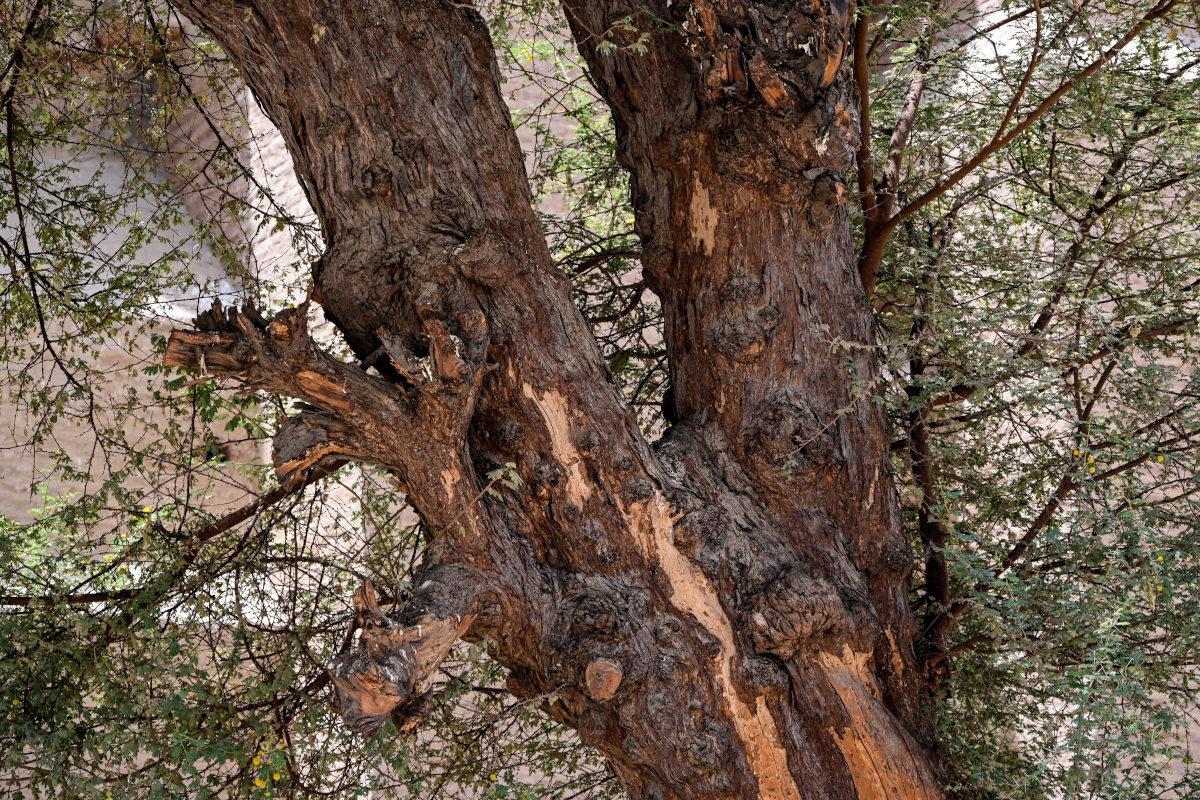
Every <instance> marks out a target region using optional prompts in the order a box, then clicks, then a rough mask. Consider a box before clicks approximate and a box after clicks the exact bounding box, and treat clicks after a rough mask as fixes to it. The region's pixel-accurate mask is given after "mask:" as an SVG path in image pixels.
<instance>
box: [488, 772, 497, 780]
mask: <svg viewBox="0 0 1200 800" xmlns="http://www.w3.org/2000/svg"><path fill="white" fill-rule="evenodd" d="M488 780H489V781H491V782H492V783H495V782H496V773H494V772H493V773H492V774H491V775H488Z"/></svg>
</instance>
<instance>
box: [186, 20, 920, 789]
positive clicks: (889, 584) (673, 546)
mask: <svg viewBox="0 0 1200 800" xmlns="http://www.w3.org/2000/svg"><path fill="white" fill-rule="evenodd" d="M183 5H184V6H185V7H186V8H187V10H188V13H190V14H191V15H192V16H193V18H194V19H195V20H196V21H197V22H199V23H200V24H201V25H203V26H204V27H205V28H206V29H208V30H209V31H210V32H211V33H212V35H213V36H214V37H215V38H216V39H217V40H218V41H219V42H220V43H221V45H222V46H223V47H224V48H225V50H226V52H228V54H229V55H230V56H231V57H232V58H233V60H234V61H235V62H236V64H237V65H238V67H239V69H240V70H241V72H242V74H243V75H244V76H245V78H246V80H247V81H248V82H249V84H250V86H251V88H252V89H253V90H254V92H255V94H256V96H257V97H258V99H259V101H260V102H261V103H262V104H263V105H264V107H265V109H266V110H267V112H268V114H269V115H270V116H271V118H272V120H274V122H275V123H276V125H278V126H279V128H280V130H281V131H282V133H283V135H284V137H285V139H286V141H287V144H288V147H289V149H290V150H291V153H292V156H293V158H294V159H295V165H296V169H297V172H298V174H299V175H300V176H301V177H302V181H303V184H304V186H305V189H306V190H307V192H308V194H309V199H310V200H311V202H312V205H313V207H314V208H315V209H316V211H317V213H318V215H319V217H320V220H321V224H322V226H323V230H324V234H325V240H326V244H327V249H326V251H325V253H324V255H323V256H322V257H321V259H320V260H319V261H318V262H317V263H316V264H315V265H314V268H313V281H314V287H315V288H314V293H313V298H314V300H315V301H316V302H318V303H320V304H321V306H323V308H324V311H325V315H326V316H327V318H328V319H330V320H331V321H332V322H334V323H335V324H336V326H337V327H338V328H339V329H340V330H341V332H342V333H343V334H344V336H345V338H346V340H347V341H348V342H349V343H350V345H351V347H352V348H353V349H354V351H355V352H356V353H357V354H358V356H359V358H360V363H357V364H354V363H342V362H339V361H337V360H336V359H333V358H332V357H330V356H329V355H327V354H326V353H324V352H322V351H321V349H320V348H319V347H317V346H316V345H315V344H314V343H313V342H312V340H311V339H310V338H309V335H308V332H307V327H306V316H307V312H308V305H307V304H305V305H303V306H301V307H300V308H298V309H295V310H288V311H284V312H282V313H281V314H279V315H278V316H276V317H275V318H273V319H270V320H268V319H264V318H263V317H262V316H261V315H259V314H258V313H257V312H256V311H255V310H254V309H253V308H245V309H242V310H240V311H238V310H236V309H235V310H229V311H226V310H224V309H220V308H217V309H214V311H213V312H210V313H208V314H205V315H203V316H202V317H201V318H200V319H199V320H198V321H197V326H196V327H197V330H195V331H180V332H177V333H176V334H175V335H174V336H173V337H172V339H171V342H170V345H169V348H168V352H167V356H166V363H168V364H173V365H178V366H186V367H193V368H203V369H206V370H207V371H208V372H209V373H211V374H214V375H219V376H226V377H230V378H233V379H235V380H237V381H240V382H242V383H243V384H245V385H247V386H250V387H256V388H261V389H263V390H266V391H270V392H276V393H282V394H286V395H290V396H292V397H295V398H298V399H300V400H302V401H303V403H304V405H303V406H301V409H302V410H301V411H300V412H299V413H298V414H297V416H295V417H293V418H292V419H290V420H289V421H288V422H287V423H286V424H285V425H284V426H283V427H282V428H281V430H280V431H279V433H278V435H277V437H276V465H277V467H278V469H279V472H280V475H281V478H282V479H283V480H284V481H299V480H300V479H301V478H302V477H303V476H304V474H305V473H306V471H307V470H310V469H313V468H317V467H319V466H320V465H323V464H328V463H329V462H330V461H331V460H339V459H341V460H344V459H351V460H358V461H363V462H371V463H375V464H379V465H382V466H383V467H385V468H387V469H388V470H390V471H391V472H393V473H394V474H395V476H396V478H397V479H398V481H399V482H400V483H401V484H402V485H403V487H404V490H405V493H406V494H407V496H408V497H409V499H410V500H411V502H412V504H413V505H414V507H415V508H416V509H417V510H418V511H419V513H420V514H421V517H422V520H423V523H424V527H425V530H426V531H427V532H428V533H429V537H430V542H429V545H428V548H429V550H428V555H427V558H426V560H425V562H424V566H423V571H422V574H421V575H420V576H418V578H417V579H416V581H415V582H414V594H415V596H414V598H413V600H412V602H411V603H410V604H409V605H408V607H407V608H406V610H405V611H404V612H403V614H402V615H401V617H400V618H398V619H390V618H388V617H386V616H385V615H383V614H382V613H381V612H380V611H379V609H378V606H377V605H376V603H375V600H374V597H373V594H372V593H371V590H370V587H365V588H364V590H363V591H362V592H360V594H359V596H358V598H357V599H356V609H357V611H358V624H359V625H360V626H361V627H362V630H363V634H362V649H361V650H360V651H358V652H356V653H355V654H354V655H353V656H352V657H349V658H346V659H343V660H342V661H340V662H339V663H338V664H336V665H334V667H333V673H334V678H335V685H336V686H337V689H338V695H339V702H340V706H341V709H342V713H343V716H344V717H345V719H346V721H347V722H348V723H350V724H352V725H357V726H361V727H363V728H364V729H368V730H372V729H375V728H377V727H378V726H380V725H381V724H382V723H383V722H384V721H386V719H388V718H389V717H391V718H393V719H395V720H396V722H397V725H398V726H399V727H401V728H411V727H412V726H414V725H416V724H418V723H419V721H420V718H421V708H422V700H423V697H424V693H425V692H426V691H427V690H428V688H429V684H430V678H431V673H432V672H433V670H434V669H435V667H436V665H437V663H438V661H439V660H440V659H441V658H442V657H443V656H444V654H445V653H446V651H447V649H448V648H449V647H450V645H451V644H452V643H453V641H454V640H455V639H456V638H458V637H462V636H467V637H472V638H474V637H484V636H486V637H487V638H488V640H489V642H490V643H491V644H490V646H489V652H490V653H491V654H492V655H493V656H494V657H495V658H496V659H498V660H499V661H500V662H501V663H502V664H504V665H505V666H506V667H507V668H508V669H509V671H510V678H509V688H510V689H511V691H513V692H514V693H516V694H518V695H522V696H536V695H538V694H541V693H550V692H553V693H556V694H557V695H558V697H559V698H560V700H559V701H558V702H555V703H554V704H552V705H551V706H549V711H550V713H551V714H552V715H554V716H555V717H556V718H558V719H561V720H562V721H564V722H566V723H567V724H569V725H571V726H573V727H574V728H576V729H577V730H578V731H579V733H580V736H581V738H582V739H583V740H584V741H585V742H587V743H589V744H591V745H593V746H595V747H597V748H598V749H599V750H600V751H601V752H603V753H604V754H605V756H606V757H607V758H608V759H609V762H610V764H611V765H612V768H613V770H614V771H615V773H616V775H617V776H618V777H619V779H620V780H621V782H622V783H623V784H624V785H625V787H626V788H627V789H628V791H629V793H630V795H631V796H633V797H635V798H662V799H663V800H665V799H666V798H747V797H769V798H801V797H803V798H805V799H806V800H813V799H814V798H855V797H858V798H930V799H931V800H932V799H933V798H940V797H941V796H942V795H941V791H940V790H939V788H938V783H937V777H936V775H937V769H936V765H935V759H934V758H933V757H932V756H931V753H932V752H933V750H934V741H933V737H932V734H931V730H930V728H929V725H928V721H927V720H926V719H925V718H924V717H923V715H922V713H921V711H920V707H919V699H920V698H919V692H920V687H921V684H922V678H921V674H920V670H919V669H918V666H917V663H916V661H915V658H914V655H913V647H912V639H913V623H912V618H911V615H910V613H909V610H908V608H907V606H906V602H905V597H906V582H907V578H908V572H909V565H910V556H909V553H908V551H907V548H906V546H905V543H904V539H903V536H902V533H901V530H900V519H899V510H898V505H897V499H896V494H895V491H894V488H893V485H892V480H891V477H890V475H889V471H888V466H887V446H888V438H887V429H886V423H885V420H884V419H883V416H882V414H881V412H880V409H879V407H878V405H877V404H876V403H874V402H872V399H871V398H872V395H873V393H874V392H875V381H876V373H875V366H874V363H873V355H872V353H873V351H872V345H873V341H874V340H873V333H872V325H871V316H870V310H869V308H868V305H867V300H866V297H865V294H864V292H863V289H862V286H861V284H860V282H859V278H858V275H857V271H856V268H855V263H856V258H855V253H854V252H853V248H852V242H851V236H850V228H849V221H848V214H847V211H846V208H845V205H844V203H845V200H846V187H845V183H844V175H843V172H844V170H845V168H846V166H847V163H848V160H849V158H850V156H851V154H852V153H853V150H854V148H855V146H856V143H857V135H858V134H857V129H858V128H857V126H858V116H857V110H856V98H855V96H854V89H853V84H852V82H851V81H850V80H849V76H850V65H849V64H848V63H847V61H848V54H849V46H848V40H849V37H850V34H851V29H852V26H853V20H854V7H853V6H852V5H846V4H845V3H844V2H843V0H830V1H829V2H825V3H818V4H815V5H809V4H796V3H779V2H766V1H763V2H739V0H714V1H713V2H705V3H689V2H665V1H664V2H657V0H655V2H651V3H650V5H649V6H634V5H631V4H630V5H626V4H625V3H624V2H623V0H567V2H566V13H567V16H568V19H569V21H570V24H571V27H572V29H573V31H574V34H575V37H576V40H577V42H578V44H579V47H580V49H581V51H582V53H583V55H584V57H585V58H586V59H587V62H588V64H589V67H590V70H591V78H592V80H594V81H595V83H596V84H597V86H598V88H599V89H600V91H601V92H602V93H603V95H604V96H605V98H606V99H607V101H608V103H609V105H610V106H611V107H612V109H613V112H614V114H615V118H616V121H617V131H618V149H619V158H620V159H621V162H622V163H623V164H624V165H625V166H626V167H628V169H629V170H630V172H631V173H632V181H633V189H634V190H633V197H634V203H635V210H636V214H637V226H638V233H639V235H640V236H641V238H642V240H643V246H644V255H643V264H644V272H645V278H646V280H647V283H648V285H649V286H650V287H651V288H652V289H653V291H654V292H655V293H657V295H658V296H659V298H661V301H662V305H663V308H664V309H665V312H666V330H665V334H666V346H667V351H668V357H669V362H670V374H671V387H672V390H671V402H672V406H673V407H672V409H671V412H672V413H671V414H670V416H671V417H672V419H673V420H674V423H673V424H672V426H671V428H670V429H669V430H668V431H667V433H666V434H665V435H664V436H663V437H662V438H661V440H659V441H658V442H655V443H653V444H651V443H650V442H648V441H647V440H646V439H645V437H644V436H643V434H642V433H641V431H640V430H639V429H638V426H637V424H636V422H635V419H634V416H633V414H632V413H631V411H630V408H629V406H628V404H627V403H626V402H625V400H624V399H623V397H622V396H621V393H620V391H619V390H618V388H617V387H616V386H615V385H614V383H613V381H612V380H611V378H610V376H609V375H608V373H607V371H606V367H605V363H604V361H603V360H602V358H601V357H600V353H599V352H598V350H597V347H596V344H595V343H594V341H593V339H592V336H591V333H590V331H589V329H588V326H587V324H586V322H585V321H584V319H583V318H582V317H581V315H580V313H579V312H578V310H577V309H576V308H575V307H574V306H573V305H572V302H571V298H570V292H569V286H568V284H567V281H566V279H565V278H564V277H563V276H562V275H561V274H560V273H559V272H558V271H557V270H556V269H555V267H554V264H553V261H552V259H551V256H550V253H549V251H548V249H547V246H546V243H545V241H544V239H543V237H542V233H541V231H540V230H539V226H538V222H537V218H536V216H535V214H534V212H533V209H532V205H531V197H530V192H529V189H528V186H527V183H526V177H525V172H524V168H523V162H522V156H521V153H520V150H519V147H518V145H517V140H516V137H515V135H514V131H513V128H512V125H511V123H510V120H509V116H508V111H507V109H506V107H505V104H504V102H503V100H502V97H501V94H500V91H499V75H498V69H497V66H496V61H495V57H494V53H493V49H492V45H491V42H490V39H489V36H488V32H487V29H486V26H485V24H484V22H483V20H482V18H481V17H480V15H479V14H478V13H477V12H476V11H475V10H474V9H472V8H471V7H470V6H469V5H467V4H462V3H452V2H447V1H446V0H400V1H397V2H380V3H369V4H359V3H342V2H333V1H332V0H274V1H273V2H270V3H255V4H246V3H244V2H240V1H239V2H231V1H230V0H211V2H198V1H197V2H185V3H183ZM315 30H319V31H322V32H323V33H322V34H321V35H319V36H318V35H314V31H315ZM634 43H637V44H638V46H637V47H629V46H628V45H630V44H634ZM510 461H511V462H515V463H516V464H517V469H518V470H519V473H520V475H521V477H522V478H523V485H522V487H521V488H520V490H518V491H515V492H504V493H502V495H501V496H499V497H494V496H491V495H490V494H486V493H483V492H481V489H482V487H483V486H484V484H485V483H486V480H487V479H486V473H487V472H489V471H491V470H494V469H496V468H497V467H498V466H501V465H503V464H505V463H507V462H510ZM481 494H482V495H483V496H482V497H481Z"/></svg>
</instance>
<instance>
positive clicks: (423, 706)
mask: <svg viewBox="0 0 1200 800" xmlns="http://www.w3.org/2000/svg"><path fill="white" fill-rule="evenodd" d="M354 610H355V625H356V627H358V628H359V629H360V630H361V634H360V638H359V646H358V648H356V649H355V650H354V651H352V652H350V653H346V654H345V655H342V656H339V657H338V658H336V659H334V661H333V663H332V664H331V665H330V669H329V672H330V676H331V679H332V683H333V688H334V693H335V697H336V702H335V703H334V707H335V708H336V710H337V711H338V713H339V714H341V715H342V719H343V720H344V721H345V722H346V724H347V725H348V726H350V727H351V728H354V729H356V730H360V731H363V732H364V733H366V734H368V735H371V734H374V733H375V732H376V731H378V730H379V729H380V728H381V727H382V726H383V725H384V723H386V722H387V720H388V719H389V718H390V719H392V720H394V721H395V723H396V727H397V729H398V730H400V731H408V730H411V729H412V728H415V727H416V725H417V724H419V722H420V721H421V719H423V718H424V716H423V715H424V713H425V712H426V711H427V706H428V703H427V697H428V694H429V690H430V688H431V687H432V685H433V679H434V676H435V675H436V673H437V667H438V664H440V663H441V662H442V659H443V658H445V657H446V653H448V652H449V651H450V648H451V647H452V646H453V645H454V642H455V641H456V640H457V639H458V638H459V637H460V636H462V635H463V634H464V633H466V631H467V629H468V628H469V627H470V626H471V623H472V622H474V621H475V619H476V616H477V615H476V614H475V613H466V614H459V613H453V614H447V615H446V616H435V615H422V616H419V617H417V619H416V621H415V622H414V623H413V624H409V625H399V624H397V622H396V621H395V620H392V619H391V618H389V617H388V616H387V615H385V614H384V613H383V612H382V611H380V609H379V605H378V603H377V602H376V600H375V593H374V590H373V587H372V586H371V583H370V581H367V582H366V583H364V584H363V586H362V587H361V588H360V589H359V590H358V591H357V592H356V593H355V595H354Z"/></svg>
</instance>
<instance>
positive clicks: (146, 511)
mask: <svg viewBox="0 0 1200 800" xmlns="http://www.w3.org/2000/svg"><path fill="white" fill-rule="evenodd" d="M151 510H152V509H151V508H150V506H142V513H143V514H149V513H150V512H151Z"/></svg>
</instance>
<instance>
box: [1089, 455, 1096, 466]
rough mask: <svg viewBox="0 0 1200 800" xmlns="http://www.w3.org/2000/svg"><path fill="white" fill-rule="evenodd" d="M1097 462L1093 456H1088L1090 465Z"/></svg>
mask: <svg viewBox="0 0 1200 800" xmlns="http://www.w3.org/2000/svg"><path fill="white" fill-rule="evenodd" d="M1095 460H1096V459H1094V458H1092V457H1091V456H1088V463H1089V464H1091V463H1093V462H1095Z"/></svg>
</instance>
